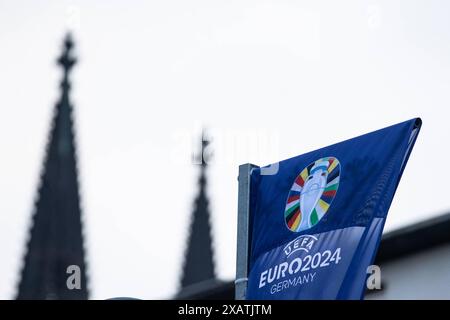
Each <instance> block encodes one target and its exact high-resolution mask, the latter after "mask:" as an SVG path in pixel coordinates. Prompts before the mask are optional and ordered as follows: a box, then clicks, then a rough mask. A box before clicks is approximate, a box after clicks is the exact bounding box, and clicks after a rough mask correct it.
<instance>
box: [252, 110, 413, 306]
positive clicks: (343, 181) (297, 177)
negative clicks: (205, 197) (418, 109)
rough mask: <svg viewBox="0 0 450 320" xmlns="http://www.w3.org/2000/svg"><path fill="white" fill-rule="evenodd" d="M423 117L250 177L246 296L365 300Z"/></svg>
mask: <svg viewBox="0 0 450 320" xmlns="http://www.w3.org/2000/svg"><path fill="white" fill-rule="evenodd" d="M420 127H421V120H420V119H418V118H417V119H412V120H410V121H406V122H403V123H400V124H397V125H394V126H390V127H387V128H385V129H381V130H378V131H375V132H372V133H368V134H365V135H362V136H359V137H356V138H353V139H350V140H347V141H343V142H341V143H337V144H334V145H331V146H328V147H325V148H322V149H319V150H316V151H313V152H309V153H307V154H304V155H300V156H297V157H294V158H291V159H288V160H284V161H281V162H279V164H278V165H279V166H278V170H277V172H276V173H275V174H265V172H264V171H263V170H262V168H257V169H253V170H252V173H251V177H250V231H249V233H250V239H251V240H250V256H249V276H248V287H247V296H246V298H247V299H274V300H278V299H362V298H363V295H364V290H365V285H366V278H367V273H366V270H367V267H368V266H369V265H371V264H372V263H373V261H374V259H375V255H376V252H377V248H378V245H379V242H380V239H381V234H382V231H383V227H384V223H385V221H386V216H387V212H388V209H389V207H390V204H391V202H392V199H393V197H394V193H395V190H396V189H397V186H398V183H399V181H400V178H401V175H402V173H403V170H404V168H405V165H406V162H407V161H408V158H409V155H410V152H411V149H412V147H413V145H414V142H415V140H416V137H417V135H418V133H419V130H420Z"/></svg>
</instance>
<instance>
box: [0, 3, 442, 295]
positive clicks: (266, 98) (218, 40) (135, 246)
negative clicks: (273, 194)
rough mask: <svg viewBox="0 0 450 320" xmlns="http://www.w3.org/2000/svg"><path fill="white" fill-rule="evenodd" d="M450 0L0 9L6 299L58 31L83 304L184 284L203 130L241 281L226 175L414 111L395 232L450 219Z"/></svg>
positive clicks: (219, 215) (216, 202)
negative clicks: (417, 129) (77, 204)
mask: <svg viewBox="0 0 450 320" xmlns="http://www.w3.org/2000/svg"><path fill="white" fill-rule="evenodd" d="M449 16H450V3H449V2H448V1H392V0H391V1H375V0H371V1H288V0H278V1H267V0H266V1H264V0H259V1H248V0H239V1H229V0H227V1H225V0H223V1H218V0H214V1H211V0H204V1H199V0H194V1H174V0H169V1H167V0H166V1H108V2H106V1H44V0H42V1H18V0H14V1H12V0H11V1H5V0H0V155H1V158H0V159H1V160H0V256H1V260H0V298H3V299H9V298H12V297H13V296H14V293H15V290H16V285H17V282H18V280H19V268H20V266H21V263H22V256H23V254H24V248H25V239H26V234H27V232H28V228H29V224H30V217H31V213H32V208H33V201H34V198H35V196H36V189H37V184H38V179H39V173H40V169H41V166H42V161H43V157H44V148H45V145H46V140H47V136H48V131H49V126H50V117H51V114H52V112H53V108H54V103H55V101H56V99H57V97H58V94H59V92H58V85H59V81H60V78H61V72H60V70H59V69H58V68H57V67H56V66H55V63H54V62H55V59H56V57H57V56H58V55H59V54H60V52H61V42H62V38H63V36H64V34H65V31H66V30H67V28H68V27H70V28H72V29H73V30H74V36H75V40H76V53H77V56H78V57H79V64H78V65H77V67H76V69H75V72H74V75H73V92H72V100H73V103H74V105H75V117H76V119H75V121H76V130H77V132H76V133H77V138H78V139H77V148H78V154H79V158H78V161H79V174H80V180H81V193H82V205H83V213H84V226H85V241H86V246H87V249H88V267H89V270H88V272H89V278H90V279H89V282H90V289H91V293H92V296H91V297H92V298H95V299H105V298H111V297H115V296H132V297H138V298H149V299H151V298H168V297H170V296H171V295H173V294H174V293H175V291H176V289H177V284H178V280H179V277H180V270H181V258H182V256H183V251H184V249H185V245H186V244H185V239H186V236H187V234H186V232H187V226H188V222H189V216H190V212H191V208H192V202H193V197H194V195H195V193H196V179H197V174H198V171H197V168H196V167H194V166H193V165H192V164H191V163H190V162H189V160H190V155H191V153H192V151H193V147H192V142H193V141H195V138H196V137H197V135H198V133H199V129H200V128H201V127H202V126H207V127H208V128H209V129H210V134H211V135H212V137H213V138H214V141H215V142H216V144H215V160H216V162H215V163H213V164H212V166H211V170H210V175H209V182H210V186H211V188H210V190H209V195H210V197H211V201H212V208H211V209H212V216H213V221H212V223H213V236H214V246H215V251H216V262H217V266H218V275H219V277H220V278H222V279H232V278H233V277H234V272H235V245H236V244H235V241H236V207H237V203H236V201H237V182H236V176H237V166H238V164H240V163H245V162H253V163H256V164H260V165H265V164H268V163H272V162H275V161H277V160H280V159H285V158H288V157H291V156H295V155H298V154H301V153H304V152H307V151H311V150H314V149H317V148H320V147H323V146H325V145H328V144H331V143H335V142H338V141H340V140H343V139H347V138H351V137H353V136H356V135H360V134H363V133H366V132H369V131H372V130H375V129H379V128H382V127H385V126H387V125H391V124H394V123H397V122H400V121H404V120H407V119H410V118H413V117H416V116H420V117H421V118H422V119H423V121H424V124H423V128H422V132H421V134H420V136H419V139H418V141H417V144H416V147H415V149H414V151H413V154H412V157H411V159H410V161H409V163H408V166H407V168H406V171H405V174H404V176H403V179H402V182H401V183H400V186H399V189H398V192H397V195H396V197H395V199H394V202H393V205H392V207H391V210H390V214H389V218H388V221H387V225H386V229H385V230H392V229H395V228H398V227H401V226H403V225H407V224H411V223H414V222H417V221H419V220H422V219H427V218H430V217H432V216H435V215H439V214H442V213H444V212H446V211H447V210H448V209H450V199H449V197H448V191H447V190H448V186H447V181H446V180H447V179H448V178H449V173H448V170H446V166H447V164H446V162H447V161H446V159H447V158H449V157H450V151H449V148H448V141H449V138H450V126H449V124H448V118H449V116H450V112H449V105H450V59H449V57H450V19H449V18H448V17H449Z"/></svg>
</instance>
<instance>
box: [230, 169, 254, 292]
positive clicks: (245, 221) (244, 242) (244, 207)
mask: <svg viewBox="0 0 450 320" xmlns="http://www.w3.org/2000/svg"><path fill="white" fill-rule="evenodd" d="M253 168H258V166H255V165H253V164H250V163H246V164H243V165H240V166H239V177H238V181H239V187H238V219H237V257H236V280H235V281H234V284H235V299H236V300H245V296H246V293H247V282H248V278H247V273H248V258H249V244H250V239H249V216H250V174H251V170H252V169H253Z"/></svg>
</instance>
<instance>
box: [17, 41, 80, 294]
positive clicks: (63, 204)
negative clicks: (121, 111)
mask: <svg viewBox="0 0 450 320" xmlns="http://www.w3.org/2000/svg"><path fill="white" fill-rule="evenodd" d="M72 49H73V41H72V38H71V36H70V35H67V36H66V38H65V41H64V46H63V53H62V55H61V57H60V58H59V59H58V61H57V62H58V65H60V66H61V67H62V69H63V79H62V81H61V96H60V99H59V101H58V102H57V104H56V108H55V112H54V116H53V121H52V128H51V131H50V137H49V142H48V146H47V153H46V156H45V160H44V167H43V171H42V174H41V181H40V185H39V190H38V195H37V199H36V203H35V208H34V213H33V221H32V226H31V230H30V235H29V238H28V243H27V251H26V254H25V259H24V263H23V267H22V273H21V279H20V283H19V288H18V294H17V299H87V297H88V291H87V288H86V284H87V281H86V265H85V260H84V247H83V232H82V224H81V208H80V198H79V191H78V190H79V188H78V177H77V164H76V150H75V141H74V140H75V137H74V132H73V120H72V105H71V104H70V101H69V90H70V77H69V76H70V71H71V70H72V68H73V66H74V65H75V63H76V59H75V58H74V57H73V53H72ZM69 266H72V267H70V268H69ZM73 266H74V267H73ZM74 270H75V271H74ZM78 271H80V272H79V273H78ZM71 275H74V276H76V277H78V276H79V277H78V278H79V282H78V279H77V278H73V279H72V280H73V281H71V280H70V279H69V280H68V278H69V277H71ZM68 284H69V286H68ZM78 285H79V286H78ZM69 287H70V289H69Z"/></svg>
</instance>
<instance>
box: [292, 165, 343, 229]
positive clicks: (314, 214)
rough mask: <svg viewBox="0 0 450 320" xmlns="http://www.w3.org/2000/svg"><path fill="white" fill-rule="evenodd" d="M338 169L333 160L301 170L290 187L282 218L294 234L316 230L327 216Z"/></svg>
mask: <svg viewBox="0 0 450 320" xmlns="http://www.w3.org/2000/svg"><path fill="white" fill-rule="evenodd" d="M340 172H341V165H340V163H339V160H338V159H336V158H334V157H327V158H321V159H319V160H316V161H314V162H313V163H311V164H309V165H308V166H307V167H306V168H304V169H303V170H302V171H301V172H300V174H299V175H298V176H297V178H296V179H295V181H294V183H293V184H292V187H291V190H290V191H289V195H288V198H287V201H286V208H285V211H284V218H285V222H286V226H287V228H288V229H289V230H291V231H293V232H301V231H304V230H308V229H310V228H311V227H313V226H315V225H316V224H317V223H318V222H319V221H320V219H322V218H323V216H324V215H325V214H326V213H327V211H328V209H329V208H330V205H331V203H332V202H333V200H334V198H335V197H336V192H337V190H338V187H339V177H340Z"/></svg>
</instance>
